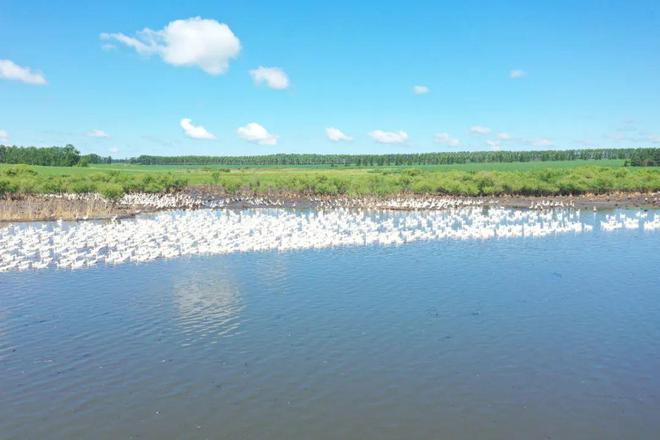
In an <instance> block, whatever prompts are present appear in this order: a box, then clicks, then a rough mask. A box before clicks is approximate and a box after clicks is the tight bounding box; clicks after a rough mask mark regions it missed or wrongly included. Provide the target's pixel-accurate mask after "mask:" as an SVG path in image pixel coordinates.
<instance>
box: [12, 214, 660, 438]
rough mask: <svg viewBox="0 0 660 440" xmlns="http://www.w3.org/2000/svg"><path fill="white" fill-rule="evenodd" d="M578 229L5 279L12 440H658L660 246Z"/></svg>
mask: <svg viewBox="0 0 660 440" xmlns="http://www.w3.org/2000/svg"><path fill="white" fill-rule="evenodd" d="M610 214H611V213H610ZM616 214H617V215H624V216H627V218H632V217H634V216H635V215H636V214H637V213H636V212H635V211H628V212H619V213H616ZM399 215H402V216H406V215H416V214H399ZM404 220H405V219H404ZM570 221H571V222H577V223H579V224H583V223H586V224H589V225H593V230H588V232H587V231H585V230H584V228H583V227H581V226H580V227H575V228H574V229H571V231H560V232H553V233H550V234H547V235H544V234H541V235H537V236H515V234H512V235H511V236H509V237H506V238H497V237H491V238H487V239H484V238H475V237H465V238H464V239H451V237H450V238H447V237H444V238H438V237H435V236H433V231H434V230H436V229H437V228H436V229H433V228H430V229H429V231H428V233H429V234H431V235H432V236H431V239H420V240H411V241H410V242H407V243H404V244H399V245H383V244H382V243H380V242H379V241H375V242H366V245H365V243H364V242H363V243H362V244H360V243H357V242H356V243H348V245H345V244H342V243H340V244H341V246H339V247H325V246H323V247H321V248H318V249H305V248H301V247H298V248H296V247H295V246H290V249H289V250H286V251H282V250H280V249H278V248H277V247H275V248H273V249H268V248H267V247H264V248H263V249H262V250H260V251H249V250H246V249H238V250H239V251H240V252H231V253H221V254H218V255H198V254H197V253H188V254H186V255H185V256H183V257H175V258H170V259H155V260H152V261H148V262H144V263H142V264H134V263H132V262H130V261H128V262H126V263H124V264H118V265H108V264H97V265H95V266H92V267H86V268H81V269H80V270H69V269H57V268H56V267H48V268H44V269H40V270H25V271H8V272H3V273H0V438H81V437H84V438H131V437H133V438H248V439H257V438H259V439H261V438H274V439H294V438H305V439H307V438H318V439H325V438H342V439H348V438H354V439H388V438H392V439H394V438H424V439H426V438H458V439H463V438H464V439H473V438H494V439H517V438H519V439H528V438H557V439H565V438H580V439H582V438H594V439H608V438H648V439H656V438H658V437H659V435H660V418H659V417H658V414H660V375H659V374H658V372H659V371H660V231H659V230H657V229H653V230H645V229H644V227H643V224H639V225H638V227H636V228H635V227H633V226H634V225H632V226H630V227H625V226H623V227H621V228H608V227H605V228H603V227H602V225H603V224H606V225H607V224H610V225H611V224H614V221H613V220H612V219H611V218H610V219H609V220H608V219H607V218H606V217H605V215H603V214H596V215H594V214H591V213H589V214H581V217H580V218H579V219H576V218H572V219H570ZM612 229H613V230H612ZM377 230H378V231H380V229H378V228H377ZM335 238H336V237H334V236H333V240H334V239H335ZM395 243H396V242H395ZM332 244H333V243H330V245H332ZM207 254H208V253H207ZM129 260H130V259H129Z"/></svg>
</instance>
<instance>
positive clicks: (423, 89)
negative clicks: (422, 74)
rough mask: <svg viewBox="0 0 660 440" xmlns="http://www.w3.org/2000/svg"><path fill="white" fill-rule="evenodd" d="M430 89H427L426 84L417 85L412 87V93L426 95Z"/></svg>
mask: <svg viewBox="0 0 660 440" xmlns="http://www.w3.org/2000/svg"><path fill="white" fill-rule="evenodd" d="M430 91H431V89H429V88H428V87H427V86H422V85H418V86H414V87H413V93H414V94H415V95H426V94H427V93H429V92H430Z"/></svg>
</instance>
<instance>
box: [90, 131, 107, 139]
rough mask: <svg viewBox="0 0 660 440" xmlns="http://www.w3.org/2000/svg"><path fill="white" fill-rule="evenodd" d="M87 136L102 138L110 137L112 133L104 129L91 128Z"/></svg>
mask: <svg viewBox="0 0 660 440" xmlns="http://www.w3.org/2000/svg"><path fill="white" fill-rule="evenodd" d="M87 136H89V137H93V138H100V139H108V138H109V137H110V135H109V134H108V133H106V132H105V131H103V130H96V129H94V130H91V131H89V132H87Z"/></svg>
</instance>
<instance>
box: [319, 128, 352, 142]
mask: <svg viewBox="0 0 660 440" xmlns="http://www.w3.org/2000/svg"><path fill="white" fill-rule="evenodd" d="M325 135H326V136H327V137H328V139H330V140H331V141H333V142H340V141H352V140H353V138H352V137H350V136H348V135H347V134H345V133H344V132H343V131H341V130H340V129H338V128H335V127H328V128H326V129H325Z"/></svg>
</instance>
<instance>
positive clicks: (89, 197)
mask: <svg viewBox="0 0 660 440" xmlns="http://www.w3.org/2000/svg"><path fill="white" fill-rule="evenodd" d="M464 206H484V207H489V206H493V207H494V206H498V207H505V208H521V209H550V208H561V207H569V208H576V209H596V210H608V209H616V208H641V209H660V192H655V193H609V194H583V195H579V196H540V197H536V196H509V195H507V196H497V197H455V196H441V195H421V194H399V195H392V196H384V197H378V196H355V197H349V196H319V195H306V194H299V193H285V192H278V193H271V194H258V195H255V194H248V193H242V194H227V193H225V192H223V191H222V189H219V188H215V187H191V188H187V189H186V190H184V191H182V192H179V193H174V194H129V195H126V196H124V197H123V198H122V199H120V200H118V201H109V200H106V199H103V198H102V197H100V196H99V195H97V194H58V195H23V196H17V195H13V196H11V197H7V196H5V197H3V198H0V222H21V221H50V220H60V219H61V220H88V219H112V218H126V217H132V216H135V215H137V214H141V213H150V212H157V211H162V210H167V209H200V208H227V209H248V208H297V209H314V208H317V209H333V208H349V209H385V210H429V209H430V210H437V209H448V208H457V207H464Z"/></svg>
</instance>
